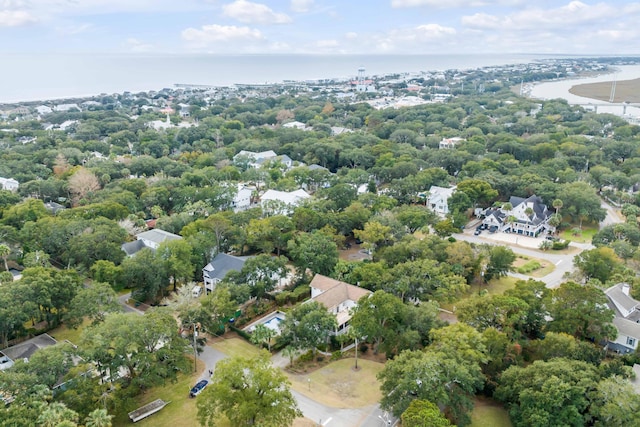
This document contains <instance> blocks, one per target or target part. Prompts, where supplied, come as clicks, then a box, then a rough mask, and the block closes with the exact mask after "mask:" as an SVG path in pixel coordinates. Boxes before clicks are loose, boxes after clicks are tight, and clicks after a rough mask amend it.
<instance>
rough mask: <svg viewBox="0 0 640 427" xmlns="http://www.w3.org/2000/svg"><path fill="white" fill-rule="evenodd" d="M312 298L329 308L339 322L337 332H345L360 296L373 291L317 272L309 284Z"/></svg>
mask: <svg viewBox="0 0 640 427" xmlns="http://www.w3.org/2000/svg"><path fill="white" fill-rule="evenodd" d="M309 286H310V287H311V300H310V301H317V302H319V303H320V304H322V305H323V306H325V307H326V308H327V311H328V312H329V313H331V314H333V315H334V316H336V320H337V323H338V327H337V328H336V334H343V333H345V332H346V331H347V329H348V328H349V321H350V320H351V309H352V308H353V307H355V306H356V304H357V303H358V301H359V300H360V298H362V297H363V296H365V295H369V294H371V291H368V290H366V289H363V288H360V287H358V286H354V285H350V284H348V283H345V282H341V281H339V280H335V279H332V278H330V277H327V276H323V275H321V274H316V275H315V276H314V277H313V280H312V281H311V283H310V284H309Z"/></svg>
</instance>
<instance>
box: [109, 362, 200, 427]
mask: <svg viewBox="0 0 640 427" xmlns="http://www.w3.org/2000/svg"><path fill="white" fill-rule="evenodd" d="M204 368H205V365H204V363H203V362H201V361H198V371H197V372H195V373H191V374H189V375H179V376H178V381H177V382H175V383H170V382H169V383H167V384H166V385H164V386H161V387H154V388H152V389H150V390H148V391H147V392H146V393H145V394H143V395H141V396H138V398H137V399H136V406H135V407H127V408H122V409H121V411H119V412H118V413H117V414H114V415H115V418H114V419H113V426H114V427H118V426H130V425H131V424H132V423H131V420H129V416H128V413H129V412H130V411H133V410H134V409H137V408H139V407H141V406H143V405H146V404H147V403H149V402H153V401H154V400H156V399H162V400H164V401H165V402H171V403H169V404H168V405H167V406H165V407H164V409H162V410H161V411H160V412H158V413H156V414H153V415H151V416H149V417H148V418H145V419H143V420H141V421H138V422H137V423H136V425H138V426H142V427H145V426H148V427H152V426H153V427H192V426H197V425H198V421H197V418H196V414H197V412H198V410H197V408H196V399H197V398H196V399H192V398H190V397H189V390H191V387H193V385H194V384H195V383H196V382H197V380H198V378H199V376H200V374H201V373H202V371H204Z"/></svg>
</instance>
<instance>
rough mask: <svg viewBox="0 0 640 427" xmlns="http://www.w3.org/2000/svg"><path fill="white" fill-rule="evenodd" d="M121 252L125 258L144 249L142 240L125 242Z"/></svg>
mask: <svg viewBox="0 0 640 427" xmlns="http://www.w3.org/2000/svg"><path fill="white" fill-rule="evenodd" d="M121 247H122V250H123V251H124V253H126V254H127V256H132V255H135V254H136V253H138V252H139V251H141V250H142V249H144V248H146V246H145V245H144V242H143V241H142V240H134V241H133V242H127V243H123V244H122V246H121Z"/></svg>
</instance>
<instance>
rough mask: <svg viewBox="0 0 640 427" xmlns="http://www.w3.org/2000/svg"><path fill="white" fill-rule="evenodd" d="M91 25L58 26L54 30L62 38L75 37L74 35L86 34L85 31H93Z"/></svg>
mask: <svg viewBox="0 0 640 427" xmlns="http://www.w3.org/2000/svg"><path fill="white" fill-rule="evenodd" d="M93 28H94V27H93V25H92V24H87V23H85V24H77V25H66V26H59V27H57V28H56V31H57V32H58V33H59V34H62V35H64V36H75V35H76V34H82V33H86V32H87V31H89V30H91V29H93Z"/></svg>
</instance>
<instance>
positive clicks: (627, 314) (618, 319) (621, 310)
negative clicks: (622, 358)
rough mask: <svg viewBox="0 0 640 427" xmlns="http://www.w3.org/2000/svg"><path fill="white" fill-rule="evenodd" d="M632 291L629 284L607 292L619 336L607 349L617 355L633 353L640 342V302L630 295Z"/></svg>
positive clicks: (618, 285)
mask: <svg viewBox="0 0 640 427" xmlns="http://www.w3.org/2000/svg"><path fill="white" fill-rule="evenodd" d="M630 289H631V287H630V286H629V284H627V283H618V284H617V285H614V286H612V287H610V288H609V289H607V290H606V291H605V294H606V295H607V298H609V308H611V309H612V310H613V311H614V312H615V317H614V318H613V321H612V323H613V326H615V328H616V329H617V330H618V336H617V337H616V339H615V340H613V341H610V342H609V343H608V344H607V348H608V349H609V350H612V351H615V352H616V353H622V354H625V353H631V352H633V351H635V350H636V349H637V348H638V341H640V301H636V300H635V299H633V297H631V295H629V291H630Z"/></svg>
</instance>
